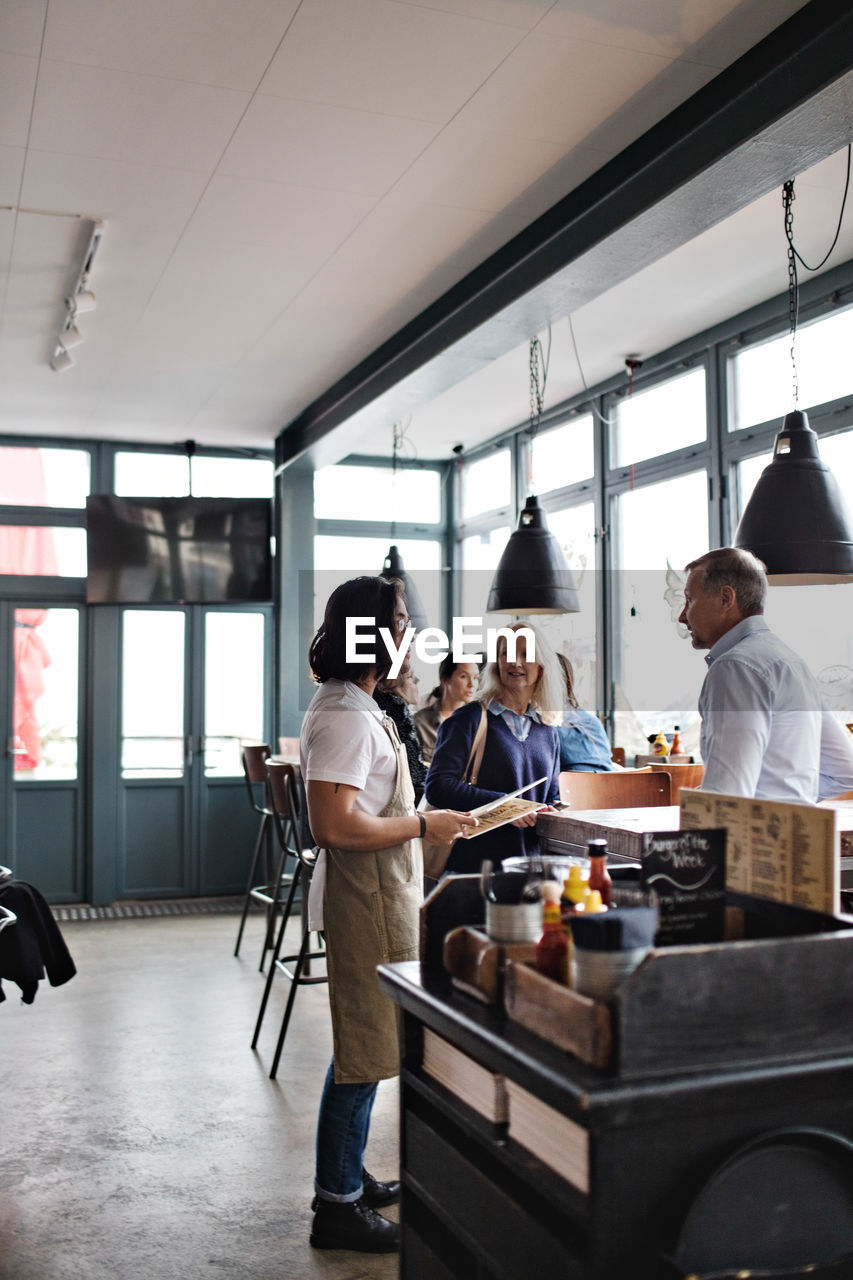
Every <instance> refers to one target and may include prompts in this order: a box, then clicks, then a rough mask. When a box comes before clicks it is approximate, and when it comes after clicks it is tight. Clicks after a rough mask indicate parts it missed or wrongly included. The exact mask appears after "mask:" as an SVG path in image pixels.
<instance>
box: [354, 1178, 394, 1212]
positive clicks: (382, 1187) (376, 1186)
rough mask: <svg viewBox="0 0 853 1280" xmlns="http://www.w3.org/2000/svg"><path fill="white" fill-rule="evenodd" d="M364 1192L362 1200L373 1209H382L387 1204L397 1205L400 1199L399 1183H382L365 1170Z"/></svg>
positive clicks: (363, 1179)
mask: <svg viewBox="0 0 853 1280" xmlns="http://www.w3.org/2000/svg"><path fill="white" fill-rule="evenodd" d="M362 1185H363V1187H364V1190H363V1191H362V1193H361V1198H362V1200H363V1201H364V1203H365V1204H366V1205H369V1206H370V1208H371V1209H382V1208H384V1206H385V1205H386V1204H396V1203H397V1201H398V1200H399V1199H400V1184H399V1182H380V1181H379V1180H378V1179H377V1178H374V1176H373V1174H372V1173H368V1172H367V1170H366V1169H365V1170H364V1171H363V1173H362Z"/></svg>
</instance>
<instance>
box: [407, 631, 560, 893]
mask: <svg viewBox="0 0 853 1280" xmlns="http://www.w3.org/2000/svg"><path fill="white" fill-rule="evenodd" d="M519 630H523V631H527V632H529V633H530V635H531V636H532V638H533V641H534V645H535V655H534V657H533V659H529V658H528V656H527V654H528V649H527V638H526V636H525V635H523V634H522V635H520V636H518V637H517V638H516V640H515V652H514V653H513V652H512V651H510V649H509V647H508V644H507V638H506V635H505V634H503V633H502V634H500V635H499V636H498V641H497V656H496V660H495V661H494V662H492V663H490V664H489V665H488V667H486V669H485V671H484V673H483V681H482V687H481V689H480V695H479V698H478V699H477V700H476V701H474V702H472V703H470V704H469V705H468V706H465V707H462V708H460V709H459V710H458V711H456V712H455V713H454V714H453V715H452V716H448V717H447V719H446V720H444V721H443V722H442V724H441V726H440V728H439V730H438V738H437V740H436V744H435V753H434V755H433V757H432V763H431V764H430V767H429V773H428V774H427V780H426V798H427V800H428V801H429V803H430V804H452V805H454V806H458V807H460V808H461V807H462V806H463V805H464V806H465V807H466V808H471V809H473V808H476V807H477V806H478V805H481V804H486V803H487V802H488V801H490V800H497V799H499V798H500V797H501V796H503V795H506V794H507V792H510V791H517V790H518V789H519V787H526V786H527V785H528V784H529V783H532V782H539V785H538V786H537V787H534V788H531V790H530V791H527V792H526V793H525V795H526V797H527V799H529V800H538V801H539V802H540V803H541V804H542V806H543V807H545V806H546V805H550V804H553V803H554V802H555V801H557V800H559V798H560V795H559V782H558V779H559V773H560V752H559V744H558V742H557V731H556V729H555V728H554V727H553V726H554V725H555V724H558V723H559V721H560V715H561V712H562V705H563V698H562V692H563V691H562V680H561V676H560V668H559V666H558V665H557V659H556V656H555V655H554V651H553V649H552V648H551V646H550V645H549V644H548V642H547V641H546V639H545V637H544V636H543V634H542V633H541V632H540V631H539V630H537V628H535V627H533V626H531V624H530V623H529V622H525V623H513V624H512V625H511V626H509V627H507V628H505V631H506V632H510V631H519ZM484 715H485V722H486V724H487V726H488V727H487V730H486V740H485V747H484V749H483V758H482V762H481V764H480V769H479V773H478V775H477V781H476V785H473V786H472V785H469V784H467V783H466V782H464V781H463V774H464V773H465V769H466V764H467V761H468V759H469V756H470V753H471V749H472V746H473V744H474V740H475V737H476V734H477V730H478V728H479V726H480V722H481V720H482V718H483V716H484ZM540 779H544V781H541V782H540V781H539V780H540ZM538 847H539V845H538V840H537V836H536V815H535V813H528V814H525V816H524V817H522V818H519V819H517V821H516V822H513V823H507V824H506V825H505V826H503V827H496V828H495V829H494V830H492V831H484V832H483V834H482V835H481V836H477V837H476V839H474V840H457V842H456V843H455V844H454V846H453V848H452V849H451V851H450V857H449V859H448V862H447V870H448V871H460V872H466V871H468V872H470V871H479V869H480V865H481V863H482V862H483V860H484V859H485V858H488V859H490V860H491V861H492V862H494V863H496V864H500V863H501V861H502V860H503V859H504V858H506V857H510V856H530V855H532V854H535V853H536V851H537V849H538Z"/></svg>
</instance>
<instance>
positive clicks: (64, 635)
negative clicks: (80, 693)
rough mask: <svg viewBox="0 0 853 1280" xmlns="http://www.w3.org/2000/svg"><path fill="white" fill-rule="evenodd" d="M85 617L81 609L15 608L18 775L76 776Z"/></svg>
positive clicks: (21, 777) (32, 777)
mask: <svg viewBox="0 0 853 1280" xmlns="http://www.w3.org/2000/svg"><path fill="white" fill-rule="evenodd" d="M79 632H80V617H79V614H78V612H77V610H76V609H16V610H15V640H14V650H15V706H14V718H15V738H14V751H15V778H16V780H17V781H19V782H26V781H30V780H35V781H42V780H43V779H57V778H62V779H68V778H76V777H77V687H78V651H79V643H80V641H79Z"/></svg>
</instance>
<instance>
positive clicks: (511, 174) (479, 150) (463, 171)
mask: <svg viewBox="0 0 853 1280" xmlns="http://www.w3.org/2000/svg"><path fill="white" fill-rule="evenodd" d="M562 156H563V148H562V147H560V146H558V145H557V144H556V143H554V142H540V141H538V140H531V139H528V138H519V137H516V136H513V135H512V134H499V133H484V132H483V131H482V130H480V129H478V128H475V127H472V126H471V125H470V124H469V123H468V120H467V119H466V116H465V113H464V112H462V113H461V114H460V115H459V116H457V117H456V119H454V120H452V121H451V122H450V124H449V125H447V126H446V127H445V128H444V129H442V131H441V133H440V134H439V135H438V137H437V138H436V139H435V141H434V142H432V143H431V144H430V146H429V147H427V149H426V150H425V151H424V153H423V155H421V156H420V157H419V158H418V160H417V161H416V162H415V163H414V164H413V165H412V167H411V168H410V169H409V171H408V173H406V174H405V175H404V176H403V177H402V178H401V179H400V181H399V183H398V184H397V187H396V192H395V194H397V195H399V196H402V197H404V198H405V199H406V200H409V201H412V202H415V201H417V202H427V201H429V202H432V203H436V204H444V205H450V206H454V207H457V208H461V209H481V210H483V212H486V213H500V212H502V211H503V210H504V209H505V208H506V206H507V205H508V204H510V203H511V202H512V201H513V199H514V198H515V195H516V192H517V191H519V190H522V191H526V190H528V188H529V187H531V186H532V185H533V183H534V182H536V181H537V180H538V179H539V178H541V177H542V175H543V174H544V173H547V172H548V170H549V169H551V168H552V167H553V166H554V165H556V164H557V163H558V162H559V161H560V160H561V159H562ZM599 163H600V162H599ZM552 203H553V202H552Z"/></svg>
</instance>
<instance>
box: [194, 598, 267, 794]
mask: <svg viewBox="0 0 853 1280" xmlns="http://www.w3.org/2000/svg"><path fill="white" fill-rule="evenodd" d="M235 654H239V661H237V662H235V660H234V658H235ZM263 736H264V616H263V614H260V613H208V614H207V616H206V617H205V622H204V772H205V774H206V775H207V777H239V776H240V775H242V772H243V766H242V763H241V760H240V746H241V742H244V741H248V742H261V741H263Z"/></svg>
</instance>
